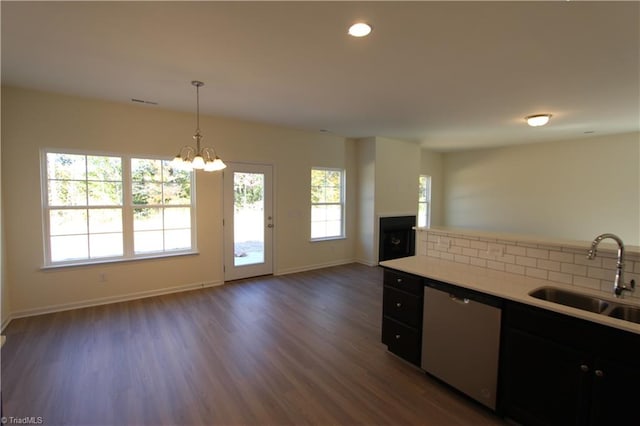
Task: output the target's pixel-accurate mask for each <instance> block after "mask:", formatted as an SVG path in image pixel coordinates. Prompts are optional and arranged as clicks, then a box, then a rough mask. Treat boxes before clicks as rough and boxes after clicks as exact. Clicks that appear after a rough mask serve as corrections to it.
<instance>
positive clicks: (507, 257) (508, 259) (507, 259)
mask: <svg viewBox="0 0 640 426" xmlns="http://www.w3.org/2000/svg"><path fill="white" fill-rule="evenodd" d="M496 260H498V261H500V262H504V263H516V257H515V256H514V255H512V254H505V255H503V256H498V257H496Z"/></svg>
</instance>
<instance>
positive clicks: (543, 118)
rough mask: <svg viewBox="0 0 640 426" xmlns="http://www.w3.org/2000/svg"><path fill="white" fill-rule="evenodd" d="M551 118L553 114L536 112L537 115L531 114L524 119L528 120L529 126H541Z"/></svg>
mask: <svg viewBox="0 0 640 426" xmlns="http://www.w3.org/2000/svg"><path fill="white" fill-rule="evenodd" d="M550 118H551V114H536V115H530V116H528V117H525V118H524V119H525V120H527V124H528V125H529V126H531V127H539V126H544V125H545V124H547V123H548V122H549V119H550Z"/></svg>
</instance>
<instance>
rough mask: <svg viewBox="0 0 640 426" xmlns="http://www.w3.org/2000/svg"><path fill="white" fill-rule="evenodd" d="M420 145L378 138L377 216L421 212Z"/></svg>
mask: <svg viewBox="0 0 640 426" xmlns="http://www.w3.org/2000/svg"><path fill="white" fill-rule="evenodd" d="M419 176H420V146H419V145H418V144H417V143H415V142H407V141H401V140H396V139H387V138H376V214H377V215H387V216H388V215H396V214H398V215H405V214H407V215H409V214H410V215H415V214H417V212H418V177H419Z"/></svg>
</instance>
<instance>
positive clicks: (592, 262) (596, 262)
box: [573, 253, 602, 268]
mask: <svg viewBox="0 0 640 426" xmlns="http://www.w3.org/2000/svg"><path fill="white" fill-rule="evenodd" d="M573 263H576V264H578V265H586V266H595V267H598V268H601V267H602V257H596V258H594V259H588V258H587V255H586V253H576V254H575V256H574V259H573Z"/></svg>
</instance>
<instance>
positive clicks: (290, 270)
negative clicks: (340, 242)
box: [273, 259, 356, 275]
mask: <svg viewBox="0 0 640 426" xmlns="http://www.w3.org/2000/svg"><path fill="white" fill-rule="evenodd" d="M355 261H356V260H354V259H346V260H338V261H336V262H329V263H318V264H315V265H307V266H301V267H298V268H286V269H280V270H278V271H277V272H275V273H274V274H273V275H288V274H295V273H297V272H306V271H313V270H316V269H322V268H330V267H332V266H340V265H346V264H349V263H354V262H355Z"/></svg>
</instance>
